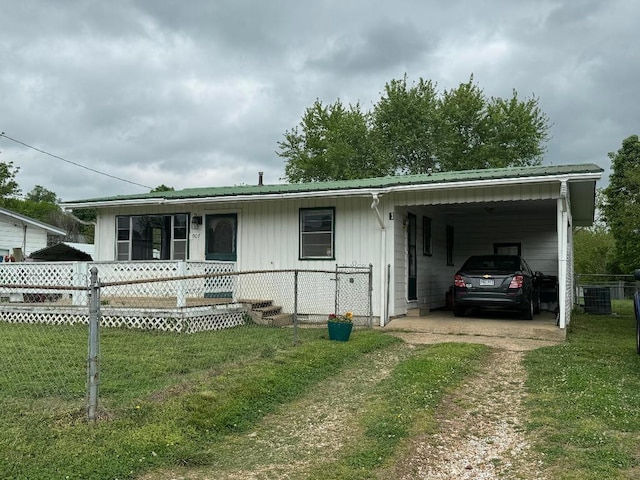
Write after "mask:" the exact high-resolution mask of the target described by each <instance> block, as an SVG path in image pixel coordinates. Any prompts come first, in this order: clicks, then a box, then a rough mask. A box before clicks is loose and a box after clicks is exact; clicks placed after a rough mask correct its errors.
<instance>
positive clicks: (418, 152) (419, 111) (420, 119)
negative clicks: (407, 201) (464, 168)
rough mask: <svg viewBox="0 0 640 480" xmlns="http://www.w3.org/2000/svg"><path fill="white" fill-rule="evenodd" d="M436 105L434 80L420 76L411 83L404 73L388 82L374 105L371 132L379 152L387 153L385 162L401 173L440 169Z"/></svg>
mask: <svg viewBox="0 0 640 480" xmlns="http://www.w3.org/2000/svg"><path fill="white" fill-rule="evenodd" d="M437 109H438V98H437V94H436V89H435V85H434V84H433V83H432V82H431V81H426V80H423V79H420V80H419V81H418V83H417V84H415V85H413V86H409V87H408V86H407V76H406V75H405V76H404V78H403V79H402V80H392V81H391V82H389V83H387V84H386V85H385V94H384V95H383V96H382V98H381V99H380V101H379V102H378V103H377V105H375V106H374V109H373V125H372V132H371V133H372V135H373V136H374V137H375V138H376V141H377V142H378V147H379V148H378V152H379V153H380V154H381V155H383V156H385V157H386V158H385V159H384V163H385V164H389V165H392V166H394V170H395V171H396V172H402V173H423V172H426V171H428V169H432V170H436V169H437V168H436V167H437V165H436V164H435V161H436V145H437V143H438V142H437V137H436V135H437V131H436V130H437V122H436V121H434V120H435V119H436V118H437ZM362 174H363V175H368V172H362ZM370 176H374V175H370Z"/></svg>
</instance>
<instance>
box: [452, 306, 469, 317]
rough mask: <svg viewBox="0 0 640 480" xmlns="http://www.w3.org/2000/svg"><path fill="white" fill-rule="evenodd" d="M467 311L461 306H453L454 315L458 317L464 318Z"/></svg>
mask: <svg viewBox="0 0 640 480" xmlns="http://www.w3.org/2000/svg"><path fill="white" fill-rule="evenodd" d="M465 311H466V308H464V307H461V306H460V305H454V306H453V315H454V316H456V317H464V312H465Z"/></svg>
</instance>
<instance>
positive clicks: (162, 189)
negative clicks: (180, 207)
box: [151, 183, 175, 193]
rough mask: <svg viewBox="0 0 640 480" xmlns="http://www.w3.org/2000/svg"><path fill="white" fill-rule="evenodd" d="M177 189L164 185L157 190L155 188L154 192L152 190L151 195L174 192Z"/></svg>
mask: <svg viewBox="0 0 640 480" xmlns="http://www.w3.org/2000/svg"><path fill="white" fill-rule="evenodd" d="M174 191H175V188H173V187H167V186H166V185H165V184H164V183H163V184H162V185H158V186H157V187H156V188H154V189H153V190H151V193H153V192H174Z"/></svg>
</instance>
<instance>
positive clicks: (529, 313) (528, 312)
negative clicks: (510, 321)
mask: <svg viewBox="0 0 640 480" xmlns="http://www.w3.org/2000/svg"><path fill="white" fill-rule="evenodd" d="M522 318H524V319H525V320H533V298H530V299H529V305H528V307H527V308H526V309H524V310H523V311H522Z"/></svg>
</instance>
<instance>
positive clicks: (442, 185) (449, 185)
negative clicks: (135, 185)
mask: <svg viewBox="0 0 640 480" xmlns="http://www.w3.org/2000/svg"><path fill="white" fill-rule="evenodd" d="M600 177H601V172H586V173H575V174H561V175H539V176H530V177H505V178H492V179H482V180H467V181H447V182H436V183H413V184H402V185H389V186H380V187H363V188H345V189H327V190H315V191H296V192H276V193H271V192H265V193H251V194H245V195H243V194H238V195H219V196H218V195H216V196H201V197H193V198H184V197H181V198H158V197H154V198H126V199H117V198H114V199H102V200H100V199H98V200H95V201H91V200H88V201H81V202H68V203H64V204H63V207H64V208H65V209H68V210H73V209H79V208H113V207H124V206H147V205H148V206H151V205H176V204H184V203H186V202H188V203H189V204H217V203H229V202H234V203H235V202H262V201H265V200H284V199H300V198H336V197H365V196H366V197H369V196H371V195H374V194H375V195H378V196H381V195H385V194H389V193H396V192H418V191H433V190H442V189H447V190H450V189H465V188H478V187H485V188H486V187H495V186H505V185H515V184H519V185H523V184H536V183H538V184H542V183H544V184H548V183H550V182H558V183H559V184H561V183H562V182H567V183H571V185H572V191H573V190H575V191H576V199H575V201H576V202H577V204H578V205H579V204H581V202H583V201H589V200H588V199H587V197H584V195H585V193H586V192H591V191H593V196H592V198H591V204H592V205H593V203H594V199H595V184H596V181H597V180H599V179H600ZM583 184H587V185H586V186H582V185H583ZM574 186H575V188H573V187H574ZM571 200H572V201H573V194H572V199H571ZM591 218H592V220H593V217H591Z"/></svg>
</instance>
